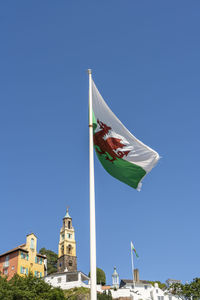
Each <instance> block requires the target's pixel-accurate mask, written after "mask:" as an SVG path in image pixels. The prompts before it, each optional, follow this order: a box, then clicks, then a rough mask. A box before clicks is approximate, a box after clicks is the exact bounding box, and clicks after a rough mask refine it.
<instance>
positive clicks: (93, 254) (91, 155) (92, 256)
mask: <svg viewBox="0 0 200 300" xmlns="http://www.w3.org/2000/svg"><path fill="white" fill-rule="evenodd" d="M88 74H89V164H90V297H91V298H90V299H91V300H97V287H96V222H95V192H94V147H93V122H92V70H91V69H88Z"/></svg>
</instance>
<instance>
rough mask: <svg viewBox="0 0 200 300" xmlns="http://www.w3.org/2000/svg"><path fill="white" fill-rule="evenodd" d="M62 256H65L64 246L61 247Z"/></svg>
mask: <svg viewBox="0 0 200 300" xmlns="http://www.w3.org/2000/svg"><path fill="white" fill-rule="evenodd" d="M61 255H64V245H62V247H61Z"/></svg>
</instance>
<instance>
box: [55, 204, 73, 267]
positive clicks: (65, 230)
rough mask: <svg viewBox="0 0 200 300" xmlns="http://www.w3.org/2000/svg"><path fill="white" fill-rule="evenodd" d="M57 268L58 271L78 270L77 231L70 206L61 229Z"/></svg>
mask: <svg viewBox="0 0 200 300" xmlns="http://www.w3.org/2000/svg"><path fill="white" fill-rule="evenodd" d="M57 269H58V272H64V271H68V272H73V271H77V257H76V241H75V232H74V227H73V226H72V218H71V217H70V215H69V209H68V208H67V212H66V215H65V216H64V218H63V226H62V228H61V230H60V241H59V245H58V264H57Z"/></svg>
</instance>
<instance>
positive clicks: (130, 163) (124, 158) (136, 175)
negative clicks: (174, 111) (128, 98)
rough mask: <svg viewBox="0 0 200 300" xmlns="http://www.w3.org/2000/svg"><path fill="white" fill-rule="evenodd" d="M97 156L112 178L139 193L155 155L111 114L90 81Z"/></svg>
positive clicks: (155, 161) (156, 159)
mask: <svg viewBox="0 0 200 300" xmlns="http://www.w3.org/2000/svg"><path fill="white" fill-rule="evenodd" d="M92 99H93V132H94V147H95V150H96V154H97V156H98V158H99V160H100V162H101V164H102V166H103V167H104V168H105V170H106V171H107V172H108V173H109V174H110V175H112V176H113V177H115V178H117V179H119V180H120V181H122V182H124V183H126V184H128V185H129V186H131V187H133V188H135V189H138V190H140V187H141V181H142V179H143V178H144V176H145V175H146V174H147V173H149V172H150V171H151V169H152V168H153V167H154V166H155V165H156V164H157V162H158V160H159V155H158V153H157V152H156V151H154V150H153V149H151V148H150V147H148V146H146V145H145V144H143V143H142V142H141V141H139V140H138V139H137V138H136V137H134V136H133V135H132V134H131V133H130V132H129V131H128V129H126V127H125V126H124V125H123V124H122V123H121V122H120V120H119V119H118V118H117V117H116V116H115V115H114V113H113V112H112V111H111V110H110V108H109V107H108V105H107V104H106V103H105V101H104V100H103V98H102V96H101V95H100V93H99V91H98V89H97V87H96V86H95V83H94V82H93V81H92Z"/></svg>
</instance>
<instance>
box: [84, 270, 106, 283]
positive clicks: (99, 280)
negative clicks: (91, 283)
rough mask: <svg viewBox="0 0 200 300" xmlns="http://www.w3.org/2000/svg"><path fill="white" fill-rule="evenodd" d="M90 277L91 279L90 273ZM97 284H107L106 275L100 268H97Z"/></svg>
mask: <svg viewBox="0 0 200 300" xmlns="http://www.w3.org/2000/svg"><path fill="white" fill-rule="evenodd" d="M88 276H89V277H90V272H89V274H88ZM97 284H101V285H105V284H106V274H105V272H104V271H103V270H102V269H100V268H97Z"/></svg>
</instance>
